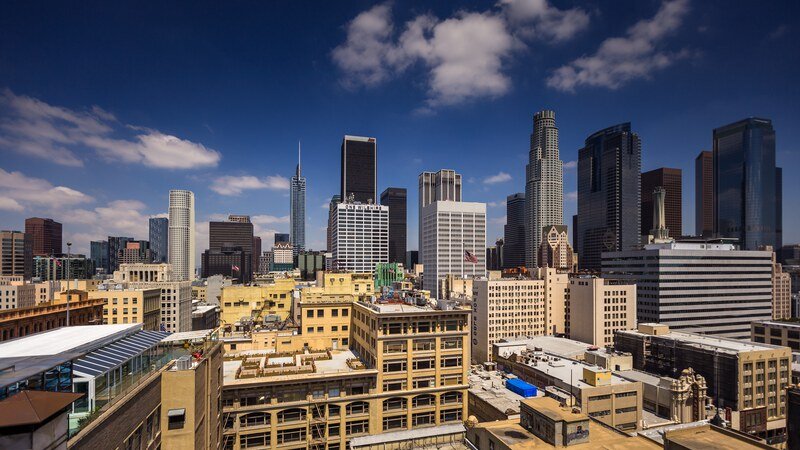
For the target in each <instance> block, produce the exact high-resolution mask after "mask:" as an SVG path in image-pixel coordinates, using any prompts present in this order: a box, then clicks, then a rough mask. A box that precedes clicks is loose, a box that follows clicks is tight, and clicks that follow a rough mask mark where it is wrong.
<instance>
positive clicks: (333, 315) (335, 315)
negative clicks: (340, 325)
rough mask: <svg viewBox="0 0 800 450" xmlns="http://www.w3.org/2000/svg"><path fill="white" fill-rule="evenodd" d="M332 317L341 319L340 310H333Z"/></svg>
mask: <svg viewBox="0 0 800 450" xmlns="http://www.w3.org/2000/svg"><path fill="white" fill-rule="evenodd" d="M331 317H339V310H338V309H332V310H331Z"/></svg>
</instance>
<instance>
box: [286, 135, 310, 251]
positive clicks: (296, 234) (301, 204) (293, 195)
mask: <svg viewBox="0 0 800 450" xmlns="http://www.w3.org/2000/svg"><path fill="white" fill-rule="evenodd" d="M290 186H291V192H290V195H289V203H290V205H289V206H290V208H289V224H290V225H289V226H290V227H291V228H290V230H289V235H290V242H291V243H292V246H293V251H294V254H295V255H297V254H298V253H299V252H302V251H303V250H305V249H306V179H305V177H303V176H301V175H300V144H298V146H297V172H296V173H295V175H294V176H293V177H292V180H291V184H290Z"/></svg>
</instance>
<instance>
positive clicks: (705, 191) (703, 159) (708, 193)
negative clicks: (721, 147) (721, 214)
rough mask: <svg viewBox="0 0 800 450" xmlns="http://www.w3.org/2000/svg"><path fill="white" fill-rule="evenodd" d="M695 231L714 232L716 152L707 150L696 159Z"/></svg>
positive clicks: (706, 234) (709, 233)
mask: <svg viewBox="0 0 800 450" xmlns="http://www.w3.org/2000/svg"><path fill="white" fill-rule="evenodd" d="M694 233H695V234H696V235H697V236H706V237H710V236H711V234H712V233H714V153H713V152H710V151H707V150H705V151H702V152H700V154H699V155H697V158H695V159H694Z"/></svg>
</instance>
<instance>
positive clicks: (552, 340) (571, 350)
mask: <svg viewBox="0 0 800 450" xmlns="http://www.w3.org/2000/svg"><path fill="white" fill-rule="evenodd" d="M495 345H496V346H497V347H498V348H508V349H509V350H511V349H510V348H509V347H518V346H523V345H524V346H525V347H526V348H527V349H528V350H530V351H533V350H536V349H537V348H538V349H541V350H543V351H545V352H547V353H551V354H554V355H558V356H563V357H564V358H572V359H575V358H582V357H583V354H584V353H585V352H586V351H587V350H589V349H590V348H597V347H595V346H593V345H591V344H587V343H585V342H581V341H575V340H572V339H567V338H562V337H556V336H534V337H530V338H520V339H516V340H513V341H507V342H498V343H496V344H495Z"/></svg>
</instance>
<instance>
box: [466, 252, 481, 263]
mask: <svg viewBox="0 0 800 450" xmlns="http://www.w3.org/2000/svg"><path fill="white" fill-rule="evenodd" d="M464 261H466V262H468V263H472V264H478V258H477V257H476V256H475V255H473V254H472V253H470V251H469V250H464Z"/></svg>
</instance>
